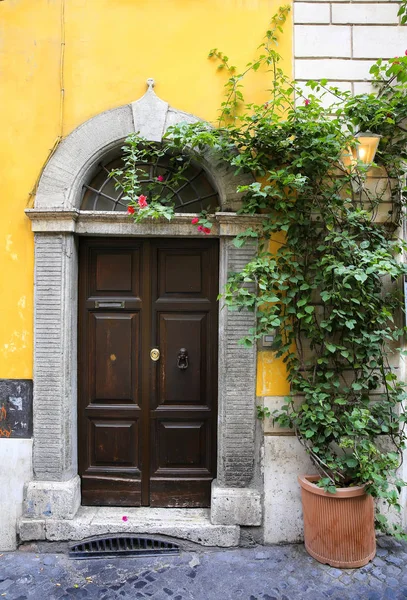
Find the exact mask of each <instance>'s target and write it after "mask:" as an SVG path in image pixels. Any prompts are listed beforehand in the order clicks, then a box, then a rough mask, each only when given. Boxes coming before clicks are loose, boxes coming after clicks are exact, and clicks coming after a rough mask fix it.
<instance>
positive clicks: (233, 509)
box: [211, 238, 262, 525]
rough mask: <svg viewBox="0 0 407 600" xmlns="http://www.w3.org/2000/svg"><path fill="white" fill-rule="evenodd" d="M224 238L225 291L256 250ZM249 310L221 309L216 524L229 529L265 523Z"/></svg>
mask: <svg viewBox="0 0 407 600" xmlns="http://www.w3.org/2000/svg"><path fill="white" fill-rule="evenodd" d="M232 239H233V238H223V239H221V249H220V250H221V251H220V256H221V263H220V291H222V288H223V286H224V284H225V282H226V280H227V277H228V273H230V272H231V271H240V270H241V269H242V268H243V267H244V266H245V265H246V264H247V263H248V262H249V261H250V259H251V258H252V257H253V256H254V254H255V252H256V247H255V246H254V245H249V244H246V245H245V246H243V247H242V248H236V247H235V246H234V244H233V241H232ZM255 324H256V317H255V315H254V313H251V312H249V311H246V310H244V311H241V312H238V311H230V310H228V309H227V308H226V307H224V308H221V310H220V319H219V416H218V420H219V434H218V478H217V480H216V481H214V483H213V486H212V499H211V521H212V523H214V524H223V525H235V524H237V525H260V523H261V512H262V511H261V495H260V492H259V490H257V489H255V488H254V487H250V486H251V485H252V484H253V477H254V468H255V455H256V451H255V425H256V413H255V410H256V406H255V404H256V359H257V353H256V347H255V346H253V347H251V348H245V347H244V346H242V345H241V344H239V340H240V339H241V338H242V337H243V336H245V335H247V334H248V332H249V330H250V329H251V328H253V327H255Z"/></svg>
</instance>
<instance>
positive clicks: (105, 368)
mask: <svg viewBox="0 0 407 600" xmlns="http://www.w3.org/2000/svg"><path fill="white" fill-rule="evenodd" d="M79 265H80V271H79V402H78V422H79V423H78V424H79V471H80V475H81V478H82V503H83V504H85V505H116V506H140V505H144V506H148V505H151V506H168V507H178V506H188V507H198V506H209V501H210V485H211V481H212V480H213V478H214V477H215V476H216V420H217V412H216V408H217V347H218V330H217V310H218V307H217V294H218V243H217V240H182V239H180V240H167V239H161V240H134V239H131V240H128V239H124V240H123V239H111V240H108V241H106V240H101V239H97V238H93V239H84V240H82V241H81V245H80V261H79ZM155 349H156V350H158V351H159V353H160V356H159V359H158V360H157V361H154V360H153V359H152V358H151V354H152V355H153V357H154V352H153V353H152V352H151V351H152V350H155Z"/></svg>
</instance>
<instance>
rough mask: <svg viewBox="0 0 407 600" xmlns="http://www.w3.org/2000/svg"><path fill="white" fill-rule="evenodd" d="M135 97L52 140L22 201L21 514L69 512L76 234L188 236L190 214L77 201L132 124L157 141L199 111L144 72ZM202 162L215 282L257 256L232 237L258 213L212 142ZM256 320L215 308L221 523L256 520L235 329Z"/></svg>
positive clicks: (251, 376)
mask: <svg viewBox="0 0 407 600" xmlns="http://www.w3.org/2000/svg"><path fill="white" fill-rule="evenodd" d="M147 83H148V90H147V92H146V94H145V95H144V96H143V97H142V98H141V99H140V100H138V101H136V102H133V103H132V104H130V105H125V106H122V107H119V108H116V109H113V110H110V111H107V112H104V113H102V114H99V115H97V116H95V117H93V118H92V119H90V120H88V121H86V122H85V123H83V124H82V125H81V126H79V127H78V128H77V129H76V130H74V131H73V132H72V133H71V134H70V135H69V136H68V137H67V138H65V139H64V141H63V142H62V143H61V144H60V146H59V147H58V149H57V150H56V152H55V153H54V154H53V156H52V157H51V158H50V160H49V162H48V163H47V166H46V167H45V169H44V172H43V174H42V176H41V180H40V183H39V186H38V190H37V194H36V198H35V205H34V208H33V209H28V210H27V211H26V214H27V216H28V217H29V218H30V220H31V222H32V230H33V232H34V240H35V278H34V287H35V290H34V307H35V309H34V406H33V416H34V447H33V468H34V479H33V480H32V481H29V482H27V483H26V485H25V500H24V513H25V518H27V517H29V518H33V519H41V520H44V519H45V520H46V519H57V518H58V519H72V518H74V516H75V514H76V512H77V510H78V508H79V506H80V501H81V495H80V479H79V476H78V468H77V304H78V303H77V287H78V253H77V246H78V244H77V237H78V236H79V235H89V236H94V235H98V236H115V237H118V236H129V237H131V236H153V237H160V236H165V237H178V236H181V237H196V235H197V234H196V228H195V227H193V226H192V225H191V216H190V215H177V216H176V217H175V218H174V219H173V220H172V221H171V222H170V223H168V222H164V221H159V222H150V221H149V222H144V223H141V224H135V223H133V222H132V221H131V220H130V219H129V217H128V216H127V215H126V214H123V213H114V212H101V211H98V212H90V211H81V210H80V201H81V190H82V185H83V182H84V181H85V180H87V178H88V177H89V174H90V173H91V170H92V168H93V167H94V166H95V165H97V164H98V162H99V161H100V159H101V158H102V157H103V156H105V155H106V154H107V153H108V152H110V151H111V150H114V149H115V148H119V147H120V146H121V145H122V143H123V141H124V139H125V138H126V137H127V135H129V134H130V133H131V132H134V131H139V132H140V134H141V135H143V136H144V137H145V138H147V139H149V140H153V141H160V140H161V139H162V137H163V135H164V133H165V131H166V130H167V128H168V127H169V126H170V125H173V124H175V123H177V122H180V121H187V122H196V121H198V119H197V118H196V117H194V116H192V115H189V114H187V113H183V112H181V111H177V110H175V109H173V108H171V107H169V106H168V104H167V103H166V102H164V101H163V100H161V99H159V98H158V97H157V96H156V94H155V92H154V89H153V85H154V83H153V82H152V80H148V82H147ZM200 162H201V164H202V165H203V167H204V168H205V169H206V171H207V172H208V173H209V176H210V177H211V179H212V180H213V181H214V183H215V185H216V187H217V189H218V192H219V196H220V202H221V206H222V211H223V212H219V213H217V215H216V218H215V220H214V225H213V229H212V235H214V236H216V237H219V238H220V249H219V250H220V268H219V271H220V275H219V289H223V287H224V285H225V283H226V280H227V274H228V272H229V271H234V270H238V269H239V268H241V267H242V266H244V264H246V262H247V261H248V260H249V259H250V258H251V256H253V253H254V251H255V248H254V246H247V245H246V246H244V247H243V248H236V247H235V246H234V245H233V243H232V240H233V237H234V236H235V235H236V234H237V233H239V232H241V231H244V230H245V229H246V228H247V227H248V226H251V227H253V226H256V224H257V221H258V220H257V218H256V217H241V216H236V214H235V212H234V211H236V209H237V208H238V207H239V204H240V199H239V194H237V192H236V188H237V186H238V185H243V184H247V183H248V182H250V181H251V179H250V178H248V177H247V176H235V175H234V174H233V171H232V170H231V169H230V168H228V166H227V165H225V164H222V163H221V162H220V161H219V158H218V157H216V156H215V155H213V153H211V152H205V153H203V154H202V155H201V156H200ZM253 325H254V315H253V314H252V313H249V312H245V311H242V312H230V311H228V310H226V309H225V310H222V309H221V310H220V311H219V390H218V393H219V399H218V402H219V408H218V458H217V473H218V476H217V480H215V481H214V482H213V486H212V497H211V521H212V523H214V524H219V525H221V524H222V525H260V524H261V520H262V507H261V490H260V485H259V477H258V465H259V456H258V449H257V444H256V441H255V430H256V416H255V405H256V395H255V384H256V360H257V356H256V354H257V353H256V348H255V347H253V348H250V349H247V348H244V347H242V346H241V345H239V344H238V340H239V339H240V338H241V337H242V335H244V334H245V333H246V332H247V331H248V329H250V327H253Z"/></svg>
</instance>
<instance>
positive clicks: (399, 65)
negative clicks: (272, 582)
mask: <svg viewBox="0 0 407 600" xmlns="http://www.w3.org/2000/svg"><path fill="white" fill-rule="evenodd" d="M406 10H407V9H406V3H405V2H404V3H402V5H401V7H400V13H399V14H400V16H401V18H402V19H403V20H404V21H403V22H405V21H406V18H407V16H406ZM288 12H289V8H288V7H282V8H280V10H279V11H278V13H277V14H276V15H275V16H274V17H273V19H272V21H271V24H270V27H269V28H268V30H267V32H266V36H265V39H264V42H263V43H262V44H261V46H260V47H259V54H258V56H257V58H256V59H255V60H254V61H252V62H251V63H249V64H248V65H247V66H246V67H245V69H244V70H241V71H239V70H238V69H237V68H236V67H235V66H233V65H232V64H231V62H230V60H229V58H228V57H227V56H225V55H224V54H223V53H222V52H221V51H219V50H218V49H213V50H211V51H210V53H209V57H210V59H211V60H215V61H217V63H218V68H219V69H220V70H222V71H224V72H225V73H226V77H227V81H226V85H225V92H226V93H225V100H224V101H223V103H222V105H221V107H220V113H219V121H218V124H217V127H212V126H210V125H209V124H207V123H203V122H198V123H195V124H192V125H191V124H186V123H181V124H179V125H177V126H175V127H173V128H172V129H171V130H170V132H169V133H168V134H167V139H166V142H165V144H164V145H162V146H156V145H154V144H149V143H148V142H146V141H143V140H140V139H137V138H135V137H134V136H133V137H132V138H131V139H130V140H129V145H128V148H136V149H137V150H136V152H140V151H142V152H166V153H168V154H169V155H171V156H173V157H178V158H179V157H180V153H181V152H182V150H183V149H184V148H186V147H187V148H188V149H189V150H190V152H193V153H194V155H195V156H199V153H200V152H203V151H204V150H205V149H207V148H208V147H209V148H211V149H212V150H213V151H214V152H216V153H217V154H218V156H219V159H221V160H223V161H225V162H226V163H228V165H230V167H231V168H233V169H234V170H235V172H236V173H240V172H247V173H251V174H252V175H253V176H254V182H253V183H252V184H250V185H246V186H244V187H241V188H240V189H239V191H240V192H241V194H242V209H241V211H240V213H241V214H246V215H258V214H261V215H262V216H263V218H262V226H261V228H260V229H259V228H256V227H252V228H249V229H248V230H247V231H246V232H244V233H243V234H240V235H239V236H238V237H237V238H236V239H235V244H236V245H237V246H241V245H243V244H245V243H253V242H254V243H257V247H258V251H257V254H256V256H255V257H254V258H253V260H251V261H250V262H249V263H248V264H247V265H246V266H245V267H244V268H243V269H242V270H241V271H240V272H238V273H232V274H231V275H230V277H229V280H228V282H227V285H226V287H225V289H224V290H223V296H222V301H223V302H224V303H225V304H226V305H227V306H228V307H229V309H230V310H244V309H246V310H250V311H255V312H256V315H257V326H256V328H255V329H254V330H252V331H249V332H248V333H247V336H245V337H244V339H243V340H242V343H243V344H245V345H251V344H253V343H256V340H258V339H259V338H260V337H261V336H263V335H265V334H269V333H270V332H271V331H272V332H274V334H275V335H274V340H275V341H274V350H275V352H276V355H277V356H280V357H282V358H283V360H284V362H285V364H286V366H287V372H288V379H289V382H290V386H291V393H290V395H289V396H288V397H287V398H286V403H285V406H284V408H283V409H282V410H281V411H280V412H278V413H276V414H274V415H273V418H274V419H275V421H276V422H277V423H279V424H280V425H281V426H283V427H291V428H292V429H293V430H294V431H295V433H296V435H297V436H298V439H299V440H300V442H301V443H302V444H303V445H304V447H305V448H306V450H307V452H308V453H309V455H310V457H311V459H312V460H313V462H314V464H315V465H316V466H317V467H318V469H319V471H320V473H321V480H320V482H319V485H321V486H323V487H324V488H325V489H326V490H328V491H330V492H333V493H334V492H335V489H336V487H337V486H340V487H344V486H349V485H365V486H366V490H367V492H368V493H370V494H372V495H373V496H375V497H381V498H383V499H384V500H385V501H386V502H387V503H388V504H389V505H392V506H394V507H396V508H400V507H399V493H400V491H401V489H402V487H403V486H404V485H405V482H403V481H402V480H401V479H399V478H397V476H396V475H395V472H396V470H397V468H398V467H399V466H400V462H401V458H402V452H403V450H404V448H405V439H406V436H405V422H406V418H407V417H406V412H405V408H404V402H405V400H406V391H405V385H404V383H403V382H402V381H401V378H400V377H399V373H400V370H398V368H397V360H396V359H397V357H398V356H399V355H400V352H401V354H403V351H402V350H401V349H400V345H401V342H402V336H403V334H404V327H403V318H402V310H403V297H402V293H401V282H402V278H403V276H405V275H406V273H407V269H406V265H405V263H404V262H403V254H404V252H405V249H406V248H405V243H404V241H403V239H402V237H401V236H400V227H401V225H402V216H403V213H404V210H405V204H406V198H407V189H406V187H405V172H406V169H405V164H406V163H405V161H406V160H407V97H406V96H407V56H404V55H403V56H402V57H396V58H394V59H391V60H387V61H384V60H379V61H377V63H375V65H374V66H373V67H372V68H371V71H370V72H371V75H372V79H373V80H374V86H375V91H374V93H372V94H360V95H356V96H352V95H351V94H350V93H348V92H343V91H340V90H338V89H337V88H335V87H331V86H329V84H328V82H327V81H326V80H322V81H318V82H317V81H310V82H308V84H307V86H306V87H305V90H306V91H304V88H300V87H299V86H298V85H297V84H296V83H295V82H293V81H292V80H290V78H289V77H287V76H286V75H285V73H284V71H283V69H282V62H281V61H282V59H281V56H280V55H279V54H278V52H277V49H276V43H277V41H278V36H279V34H280V33H281V31H282V27H283V26H284V23H285V21H286V18H287V15H288ZM403 52H404V49H403ZM256 71H261V72H263V73H264V71H267V72H268V73H269V75H270V79H271V83H270V88H269V89H268V90H267V98H266V99H265V100H264V102H262V103H261V104H247V103H246V102H245V98H244V82H245V76H246V74H247V73H249V72H256ZM327 99H329V103H327V102H326V100H327ZM327 104H329V105H328V106H327ZM366 131H368V132H372V133H373V134H378V135H380V136H381V138H380V145H379V148H378V152H377V157H376V166H374V167H373V170H369V169H370V167H371V165H365V164H364V163H363V162H362V161H361V160H359V159H358V158H357V156H358V153H357V148H358V144H359V141H360V140H359V139H358V137H357V135H358V134H359V133H360V132H366ZM140 149H141V150H140ZM183 156H184V155H183ZM183 160H185V159H183ZM182 169H183V164H182V163H180V169H179V170H178V175H177V176H180V177H182ZM124 171H125V173H124V174H125V179H124V182H125V183H124V189H126V190H127V192H128V200H129V202H130V208H131V210H133V212H134V213H135V217H136V218H137V220H140V219H142V218H144V217H147V216H153V217H154V216H162V215H164V216H166V217H167V218H171V216H172V208H171V199H170V198H168V199H165V200H164V201H161V200H160V197H159V196H158V197H155V196H154V195H153V197H152V198H151V204H149V207H150V209H149V208H148V207H146V206H144V207H143V206H141V205H140V197H139V196H138V194H139V188H138V187H137V181H136V180H135V179H134V176H135V173H134V170H132V169H131V165H130V164H129V163H128V164H127V171H126V169H125V170H124ZM115 176H116V177H119V183H118V185H123V180H122V183H120V176H123V173H117V172H116V174H115ZM146 202H147V200H146ZM200 218H204V219H205V223H206V225H205V226H206V227H207V228H208V229H210V219H209V217H208V215H204V217H194V219H195V220H196V219H200ZM196 222H198V221H196ZM260 412H262V409H260ZM263 414H264V411H263ZM377 522H378V526H379V527H381V528H382V529H383V530H387V529H388V525H387V522H386V519H385V517H384V516H383V515H381V514H378V519H377ZM392 531H393V533H396V534H400V529H399V528H397V526H394V529H393V530H392Z"/></svg>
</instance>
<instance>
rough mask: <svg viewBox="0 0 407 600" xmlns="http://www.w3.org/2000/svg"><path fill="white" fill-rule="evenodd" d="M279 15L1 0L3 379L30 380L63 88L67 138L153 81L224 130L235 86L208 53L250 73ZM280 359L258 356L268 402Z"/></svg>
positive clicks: (253, 90)
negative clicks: (44, 197)
mask: <svg viewBox="0 0 407 600" xmlns="http://www.w3.org/2000/svg"><path fill="white" fill-rule="evenodd" d="M278 6H279V2H278V1H277V0H3V1H2V2H0V40H1V45H0V79H1V81H2V85H1V86H0V106H1V111H0V132H1V134H0V136H1V147H0V164H1V166H2V177H1V184H2V185H1V218H0V265H1V271H0V298H1V313H0V378H31V377H32V354H33V353H32V343H33V263H34V258H33V235H32V233H31V231H30V223H29V221H28V219H27V218H26V217H25V215H24V209H25V208H26V207H28V206H30V205H31V204H32V196H30V192H31V191H32V189H33V188H34V186H35V183H36V180H37V178H38V175H39V174H40V172H41V168H42V166H43V164H44V162H45V161H46V159H47V156H48V155H49V152H50V149H51V148H52V147H53V145H54V143H55V141H56V139H57V138H58V135H59V134H60V133H61V121H60V114H61V113H60V108H61V107H60V98H61V82H63V87H64V89H65V102H64V111H63V123H62V133H63V135H67V134H69V133H70V132H71V131H72V130H73V129H74V128H75V127H77V126H78V125H80V124H81V123H82V122H84V121H85V120H86V119H88V118H90V117H92V116H94V115H96V114H97V113H99V112H102V111H104V110H107V109H109V108H113V107H116V106H120V105H122V104H126V103H129V102H131V101H133V100H135V99H138V98H139V97H140V96H141V95H142V94H143V93H144V91H145V89H146V86H145V81H146V79H147V78H148V77H154V78H155V80H156V92H157V94H158V95H159V96H160V97H161V98H163V99H165V100H166V101H168V102H169V103H170V104H171V105H172V106H174V107H176V108H178V109H180V110H184V111H186V112H190V113H193V114H196V115H198V116H199V117H201V118H204V119H207V120H209V121H214V120H215V119H216V116H217V110H218V107H219V105H220V102H221V100H222V92H223V84H224V81H225V79H224V76H223V74H222V73H219V72H217V71H216V67H215V64H214V63H212V62H211V61H210V60H207V58H206V57H207V53H208V51H209V50H210V49H211V48H213V47H218V48H219V49H221V50H222V51H224V52H225V53H226V54H228V55H229V56H230V57H231V58H232V62H233V64H235V65H237V66H238V67H244V66H245V65H246V63H247V62H248V61H249V60H251V59H252V58H253V57H254V56H255V52H256V48H257V46H258V45H259V43H260V42H261V40H262V37H263V35H264V32H265V29H266V27H267V25H268V22H269V19H270V17H271V16H272V15H273V14H274V13H275V12H276V10H277V8H278ZM291 29H292V27H291V22H288V23H287V25H286V27H285V34H284V36H282V39H281V43H280V46H279V51H280V52H281V54H282V55H283V56H284V59H285V61H284V66H285V69H286V71H287V72H288V73H289V72H290V70H291V47H292V33H291ZM63 31H64V33H65V57H64V69H63V72H62V70H61V41H62V39H63V38H62V35H63V34H62V32H63ZM267 80H268V75H267V74H257V75H256V76H254V77H253V78H252V79H251V80H249V81H248V82H247V84H248V85H247V100H249V101H262V100H263V98H264V95H263V92H262V90H264V89H265V88H266V87H267ZM270 360H271V358H270V355H268V358H267V360H266V359H265V358H264V357H263V356H262V355H261V356H260V365H259V366H260V367H261V368H259V379H258V391H259V393H265V392H264V391H263V388H264V389H266V388H267V389H268V387H270V385H271V386H272V387H273V382H274V383H277V381H280V380H281V373H282V371H281V365H279V364H277V365H276V370H275V372H274V374H273V365H274V363H273V361H271V366H270V364H269V363H270ZM263 364H264V365H266V364H267V365H268V366H267V367H266V370H265V371H264V372H263V370H262V365H263ZM283 379H284V373H283ZM259 382H260V383H259ZM267 393H268V392H267ZM273 393H274V394H278V393H279V391H278V390H277V391H276V390H274V391H273ZM283 393H284V392H283Z"/></svg>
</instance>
